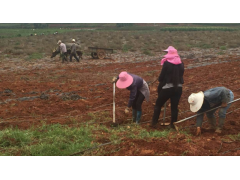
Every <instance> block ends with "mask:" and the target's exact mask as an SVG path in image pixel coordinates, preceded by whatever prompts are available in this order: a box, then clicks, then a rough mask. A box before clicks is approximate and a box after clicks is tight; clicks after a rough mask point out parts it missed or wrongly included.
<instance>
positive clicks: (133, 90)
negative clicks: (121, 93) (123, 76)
mask: <svg viewBox="0 0 240 180" xmlns="http://www.w3.org/2000/svg"><path fill="white" fill-rule="evenodd" d="M128 74H129V75H130V76H132V77H133V82H132V84H131V85H130V86H128V87H127V90H129V91H130V97H129V101H128V107H131V106H132V103H133V101H134V99H135V98H136V96H137V91H138V90H139V89H140V88H141V87H142V86H143V78H141V77H139V76H137V75H135V74H130V73H128ZM117 79H119V76H118V77H117Z"/></svg>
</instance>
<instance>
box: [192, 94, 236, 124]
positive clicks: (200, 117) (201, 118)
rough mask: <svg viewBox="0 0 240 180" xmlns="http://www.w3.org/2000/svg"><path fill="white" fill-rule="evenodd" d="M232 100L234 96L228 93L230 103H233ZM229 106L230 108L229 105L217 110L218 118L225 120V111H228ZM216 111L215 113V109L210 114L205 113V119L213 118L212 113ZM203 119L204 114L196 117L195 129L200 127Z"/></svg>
mask: <svg viewBox="0 0 240 180" xmlns="http://www.w3.org/2000/svg"><path fill="white" fill-rule="evenodd" d="M233 100H234V95H233V92H232V91H230V101H233ZM230 106H231V103H230V104H228V105H227V106H226V107H223V108H219V112H218V115H219V118H226V113H227V110H228V109H229V107H230ZM216 111H217V109H215V110H212V111H210V112H207V113H206V115H207V117H208V118H215V115H214V113H215V112H216ZM203 117H204V114H201V115H199V116H197V124H196V126H197V127H201V126H202V122H203Z"/></svg>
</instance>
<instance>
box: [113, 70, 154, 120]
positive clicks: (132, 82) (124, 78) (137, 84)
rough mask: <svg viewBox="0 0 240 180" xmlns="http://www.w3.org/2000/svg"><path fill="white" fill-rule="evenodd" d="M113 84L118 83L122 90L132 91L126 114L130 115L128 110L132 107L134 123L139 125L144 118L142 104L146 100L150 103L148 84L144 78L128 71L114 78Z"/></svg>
mask: <svg viewBox="0 0 240 180" xmlns="http://www.w3.org/2000/svg"><path fill="white" fill-rule="evenodd" d="M113 83H116V85H117V87H118V88H120V89H128V90H130V98H129V101H128V105H127V108H126V109H125V113H128V112H129V110H128V109H129V108H130V107H132V117H133V122H136V123H137V124H139V122H140V120H141V116H142V103H143V101H144V99H146V100H147V101H149V96H150V92H149V88H148V84H147V83H146V81H145V80H144V79H143V78H141V77H139V76H137V75H135V74H130V73H128V72H126V71H123V72H121V73H120V74H119V76H118V77H114V78H113Z"/></svg>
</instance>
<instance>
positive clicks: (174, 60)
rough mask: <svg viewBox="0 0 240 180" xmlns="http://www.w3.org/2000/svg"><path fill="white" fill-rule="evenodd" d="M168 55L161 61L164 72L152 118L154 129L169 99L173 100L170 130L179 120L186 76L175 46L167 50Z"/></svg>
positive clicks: (160, 77)
mask: <svg viewBox="0 0 240 180" xmlns="http://www.w3.org/2000/svg"><path fill="white" fill-rule="evenodd" d="M164 51H165V52H167V54H166V55H165V56H164V58H163V59H162V60H161V65H163V67H162V71H161V73H160V75H159V78H158V81H159V85H158V98H157V100H156V104H155V106H154V113H153V117H152V124H151V126H152V127H156V124H157V123H158V118H159V116H160V112H161V108H162V107H163V105H164V104H165V103H166V101H167V100H168V99H170V100H171V123H170V128H174V125H173V123H174V122H176V121H177V118H178V104H179V100H180V98H181V95H182V84H183V83H184V81H183V74H184V64H183V63H182V61H181V58H180V56H179V55H178V52H177V50H176V49H175V48H174V47H173V46H169V47H168V48H167V49H166V50H164Z"/></svg>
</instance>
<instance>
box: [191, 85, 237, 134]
mask: <svg viewBox="0 0 240 180" xmlns="http://www.w3.org/2000/svg"><path fill="white" fill-rule="evenodd" d="M233 99H234V95H233V92H232V91H231V90H229V89H227V88H225V87H215V88H212V89H209V90H206V91H204V92H202V91H200V92H198V93H192V94H191V95H190V96H189V97H188V102H189V104H190V110H191V111H192V112H197V114H200V113H203V112H205V111H208V110H210V109H212V108H216V107H218V106H221V108H220V109H219V113H218V114H219V121H218V126H217V127H216V118H215V116H214V113H215V112H216V110H217V109H215V110H212V111H210V112H207V113H206V115H207V118H208V122H209V124H210V127H209V128H207V129H209V130H210V129H212V130H215V129H216V131H215V132H216V133H221V132H222V128H223V125H224V121H225V118H226V112H227V110H228V108H229V107H230V106H231V104H228V105H227V103H229V102H230V101H233ZM203 117H204V114H201V115H199V116H197V124H196V126H197V135H199V134H201V127H202V122H203Z"/></svg>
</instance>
